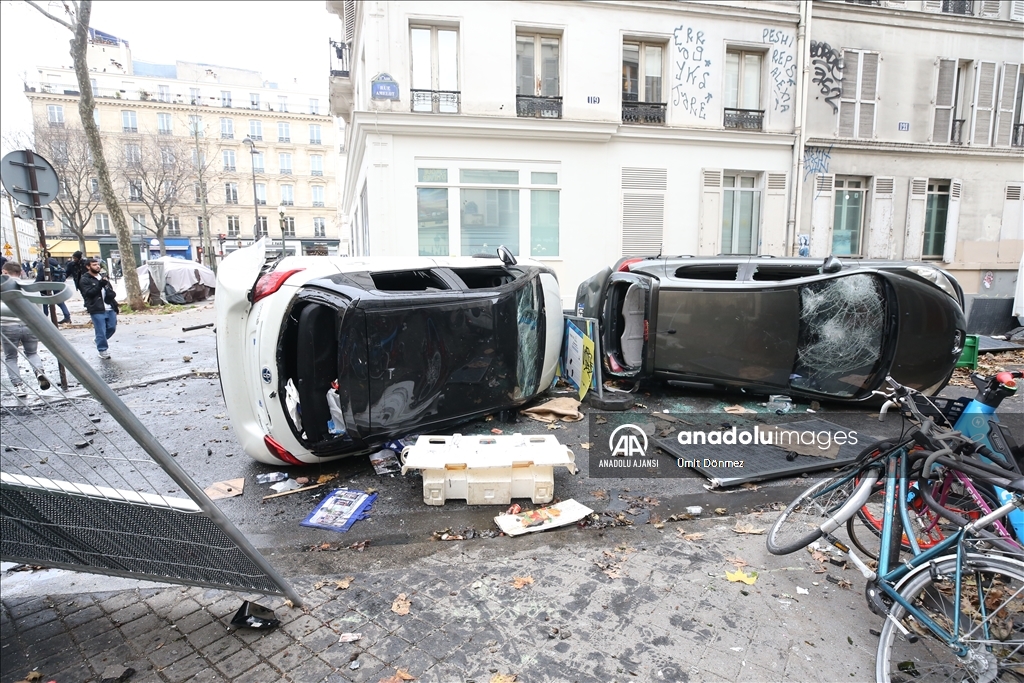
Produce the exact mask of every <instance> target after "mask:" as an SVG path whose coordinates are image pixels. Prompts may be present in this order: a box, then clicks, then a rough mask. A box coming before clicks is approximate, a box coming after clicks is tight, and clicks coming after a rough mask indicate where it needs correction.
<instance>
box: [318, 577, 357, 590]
mask: <svg viewBox="0 0 1024 683" xmlns="http://www.w3.org/2000/svg"><path fill="white" fill-rule="evenodd" d="M355 578H356V577H354V576H346V577H345V578H344V579H335V580H334V581H317V582H316V583H314V584H313V590H320V589H321V588H323V587H324V586H329V585H330V584H332V583H333V584H334V590H338V591H343V590H347V589H348V587H349V586H351V585H352V582H353V581H355Z"/></svg>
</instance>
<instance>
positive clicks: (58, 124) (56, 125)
mask: <svg viewBox="0 0 1024 683" xmlns="http://www.w3.org/2000/svg"><path fill="white" fill-rule="evenodd" d="M63 127H64V122H63V121H50V128H63Z"/></svg>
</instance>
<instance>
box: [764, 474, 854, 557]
mask: <svg viewBox="0 0 1024 683" xmlns="http://www.w3.org/2000/svg"><path fill="white" fill-rule="evenodd" d="M855 488H856V487H855V481H854V475H853V473H852V472H840V473H838V474H836V475H834V476H831V477H828V478H827V479H822V480H821V481H819V482H817V483H815V484H814V485H813V486H811V487H810V488H808V489H807V490H806V491H804V492H803V493H801V494H800V495H799V496H797V498H796V500H794V501H793V502H792V503H790V504H789V506H788V507H787V508H786V509H785V510H783V511H782V514H781V515H779V518H778V519H776V520H775V523H774V524H772V527H771V529H769V530H768V536H767V538H766V545H767V546H768V552H770V553H771V554H773V555H788V554H789V553H793V552H796V551H797V550H800V548H804V547H806V546H807V545H808V544H810V543H813V542H814V541H816V540H818V538H820V537H821V529H820V527H821V525H822V523H823V522H825V520H827V519H828V518H829V517H831V516H832V515H833V514H835V513H836V512H837V511H838V510H839V508H840V507H842V506H843V504H844V503H846V501H848V500H849V499H850V496H851V495H853V492H854V490H855Z"/></svg>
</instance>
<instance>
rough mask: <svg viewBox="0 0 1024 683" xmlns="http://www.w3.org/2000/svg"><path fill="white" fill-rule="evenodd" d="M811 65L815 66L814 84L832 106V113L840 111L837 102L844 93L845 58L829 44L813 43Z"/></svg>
mask: <svg viewBox="0 0 1024 683" xmlns="http://www.w3.org/2000/svg"><path fill="white" fill-rule="evenodd" d="M811 64H813V65H814V77H813V78H812V79H811V83H814V84H815V85H816V86H818V88H819V89H820V90H821V94H822V95H824V96H825V101H826V102H828V103H829V104H830V105H831V106H832V113H833V114H835V113H836V112H837V111H839V105H837V104H836V100H838V99H839V96H840V95H841V94H842V92H843V87H842V86H843V57H842V55H841V54H840V53H839V51H838V50H836V49H835V48H834V47H832V46H831V45H829V44H828V43H819V42H818V41H816V40H812V41H811Z"/></svg>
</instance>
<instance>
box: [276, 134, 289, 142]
mask: <svg viewBox="0 0 1024 683" xmlns="http://www.w3.org/2000/svg"><path fill="white" fill-rule="evenodd" d="M277 141H278V142H291V141H292V139H291V138H290V137H287V136H284V135H278V136H277Z"/></svg>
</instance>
